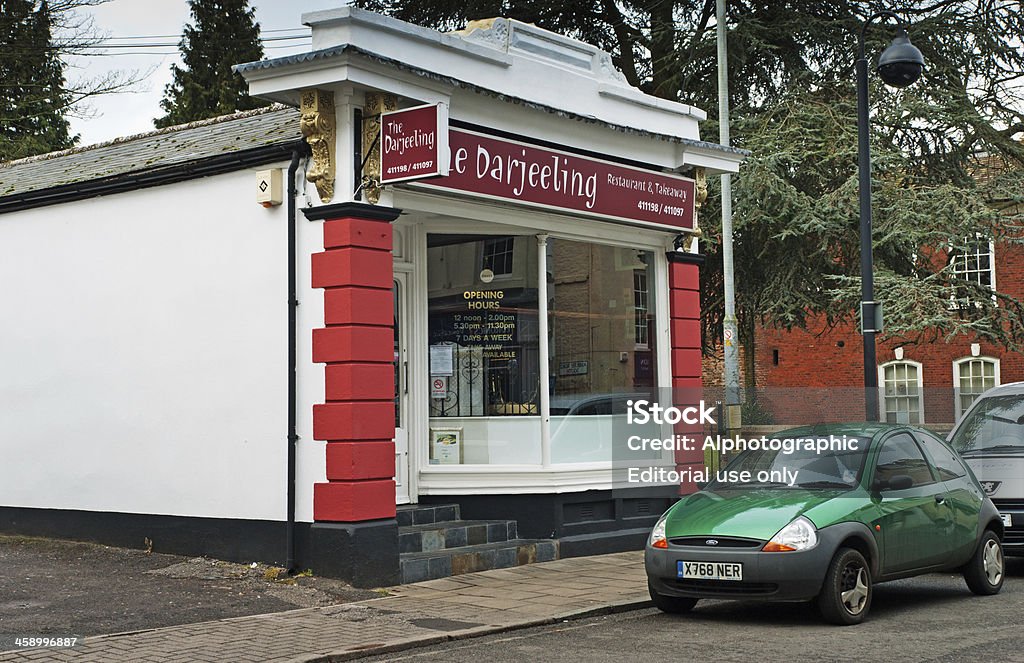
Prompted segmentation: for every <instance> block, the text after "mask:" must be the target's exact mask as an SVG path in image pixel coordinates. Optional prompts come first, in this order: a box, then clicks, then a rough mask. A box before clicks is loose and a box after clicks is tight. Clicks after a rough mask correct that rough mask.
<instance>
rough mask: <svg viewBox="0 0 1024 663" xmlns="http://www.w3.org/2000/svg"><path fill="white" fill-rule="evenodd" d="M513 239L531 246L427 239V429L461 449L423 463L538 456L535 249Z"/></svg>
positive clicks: (507, 240) (508, 240)
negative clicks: (526, 248) (524, 248)
mask: <svg viewBox="0 0 1024 663" xmlns="http://www.w3.org/2000/svg"><path fill="white" fill-rule="evenodd" d="M517 240H518V241H521V242H523V246H529V243H533V245H534V246H536V240H535V239H534V238H533V237H520V238H514V237H502V238H497V239H495V238H488V237H479V236H475V237H467V236H465V235H433V234H432V235H428V238H427V283H428V285H427V288H428V295H427V296H428V304H427V306H428V336H429V341H428V342H429V365H430V370H429V373H430V376H429V378H430V394H429V397H430V426H431V429H433V430H438V431H446V433H445V434H446V435H447V436H448V437H447V439H448V440H449V442H450V443H451V444H452V446H455V445H457V446H460V447H461V449H460V450H459V453H458V454H446V455H445V458H443V459H442V458H435V454H434V449H433V448H432V449H431V453H430V462H431V463H435V464H441V463H448V462H459V463H465V464H495V463H497V464H533V463H539V462H540V423H539V421H540V419H539V409H540V386H539V375H540V370H539V366H540V362H539V343H538V318H537V262H536V261H537V251H536V250H534V251H532V252H531V251H519V252H515V253H514V252H513V250H512V247H513V245H514V244H515V242H516V241H517ZM479 256H483V262H482V266H481V261H480V260H479ZM513 258H514V260H515V262H513ZM486 270H490V272H487V271H486ZM496 275H504V276H505V277H506V278H503V279H502V280H501V282H500V285H499V284H496V283H495V282H494V281H493V277H494V276H496ZM432 437H433V436H432Z"/></svg>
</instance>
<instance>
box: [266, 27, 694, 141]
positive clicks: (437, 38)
mask: <svg viewBox="0 0 1024 663" xmlns="http://www.w3.org/2000/svg"><path fill="white" fill-rule="evenodd" d="M303 22H304V23H306V24H308V25H310V26H311V27H312V28H313V48H314V49H316V50H321V49H327V48H333V47H337V46H340V45H343V44H349V45H352V46H355V47H357V48H359V49H361V50H363V51H366V52H368V53H372V54H376V55H378V56H380V57H383V58H388V59H391V60H394V61H397V62H401V63H403V64H406V65H408V66H410V67H414V68H417V69H422V70H426V71H429V72H433V73H436V74H438V75H441V76H447V77H451V78H454V79H457V80H459V81H463V82H466V83H469V84H472V85H475V86H478V87H480V88H484V89H487V90H491V91H493V92H495V93H497V94H502V95H508V96H511V97H515V98H518V99H523V100H526V101H530V102H533V103H537V104H541V105H544V106H550V107H552V108H557V109H560V110H563V111H566V112H569V113H573V114H576V115H581V116H584V117H593V118H594V119H595V120H599V121H602V122H606V123H609V124H615V125H620V126H628V127H642V128H643V129H644V130H646V131H650V132H652V133H656V134H664V135H667V136H674V137H678V138H689V139H694V140H696V139H699V129H698V126H697V122H698V120H701V119H704V118H705V117H706V115H705V114H704V113H703V112H702V111H699V110H697V109H694V108H693V107H691V106H688V105H686V104H680V103H676V102H672V101H667V100H660V99H657V100H656V99H655V98H653V97H650V96H649V95H644V94H643V93H641V92H640V91H639V90H636V89H634V88H632V87H630V86H628V85H627V84H625V83H622V84H621V85H619V84H616V83H614V82H612V81H610V80H604V81H602V80H599V79H598V78H596V77H595V75H594V74H592V73H590V72H583V71H582V70H580V71H579V72H577V71H575V70H574V69H573V68H572V67H571V66H570V65H566V64H560V63H557V62H554V61H552V60H550V59H545V58H543V57H539V56H538V57H530V56H527V55H524V54H523V53H522V51H516V53H515V54H514V55H510V54H509V53H507V52H504V51H502V50H499V49H498V48H493V47H489V46H483V45H481V44H478V43H474V41H472V40H470V39H466V38H463V37H460V36H457V35H452V34H443V33H440V32H437V31H434V30H430V29H427V28H422V27H419V26H415V25H412V24H410V23H405V22H403V21H399V20H397V19H393V18H390V17H386V16H381V15H379V14H374V13H372V12H368V11H364V10H360V9H357V8H354V7H342V8H340V9H336V10H329V11H324V12H314V13H312V14H305V15H304V16H303ZM513 27H514V29H516V30H519V31H521V32H522V33H523V35H524V36H531V35H532V33H531V30H532V31H533V32H536V35H532V37H531V38H534V37H535V38H538V39H540V38H543V37H545V36H548V35H551V34H552V33H547V32H545V31H541V30H539V29H537V28H531V27H530V26H524V24H520V23H515V24H514V26H513ZM559 39H561V40H563V41H564V42H565V43H566V44H567V45H568V46H572V45H573V44H575V43H579V42H574V41H573V40H567V39H565V38H559ZM579 44H580V46H579V50H580V51H581V52H583V51H584V50H585V49H593V47H590V46H586V45H584V44H582V43H579ZM300 66H302V65H300ZM247 78H250V79H251V80H256V77H254V76H252V75H251V74H247ZM389 91H390V90H389ZM452 110H453V111H455V109H452Z"/></svg>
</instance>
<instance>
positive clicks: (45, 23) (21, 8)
mask: <svg viewBox="0 0 1024 663" xmlns="http://www.w3.org/2000/svg"><path fill="white" fill-rule="evenodd" d="M52 25H53V21H52V16H51V13H50V6H49V4H48V3H47V2H46V0H43V2H41V3H40V4H39V5H38V6H36V4H35V2H34V1H33V0H0V45H2V48H0V81H3V83H2V85H0V161H7V160H10V159H18V158H21V157H25V156H31V155H34V154H40V153H43V152H50V151H53V150H61V149H65V148H68V147H71V146H72V145H74V143H75V142H76V140H77V137H72V136H71V135H70V132H69V127H68V121H67V119H66V118H65V113H66V112H67V110H68V107H69V106H70V105H71V94H70V93H69V92H68V90H67V89H66V86H65V80H64V63H63V62H62V61H61V59H60V53H59V50H58V49H57V48H55V47H54V40H53V35H52V30H51V28H52Z"/></svg>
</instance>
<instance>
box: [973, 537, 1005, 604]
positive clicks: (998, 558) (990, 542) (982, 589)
mask: <svg viewBox="0 0 1024 663" xmlns="http://www.w3.org/2000/svg"><path fill="white" fill-rule="evenodd" d="M1005 564H1006V563H1005V561H1004V559H1003V546H1002V545H1001V544H1000V543H999V537H998V536H996V534H995V532H993V531H992V530H985V533H984V534H983V535H982V537H981V543H979V544H978V549H977V550H975V551H974V557H972V558H971V561H969V562H967V564H966V565H965V566H964V568H963V574H964V580H966V581H967V586H968V587H969V588H970V590H971V591H972V592H974V593H975V594H980V595H982V596H988V595H990V594H998V593H999V590H1000V589H1002V587H1003V578H1004V577H1005V576H1006V573H1005Z"/></svg>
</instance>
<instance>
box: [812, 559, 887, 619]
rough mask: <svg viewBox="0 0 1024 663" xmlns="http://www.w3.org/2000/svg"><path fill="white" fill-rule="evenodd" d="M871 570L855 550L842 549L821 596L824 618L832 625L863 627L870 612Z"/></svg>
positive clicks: (819, 597)
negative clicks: (861, 625) (857, 625)
mask: <svg viewBox="0 0 1024 663" xmlns="http://www.w3.org/2000/svg"><path fill="white" fill-rule="evenodd" d="M872 594H873V592H872V588H871V567H870V566H869V565H868V562H867V560H865V559H864V556H863V555H861V554H860V553H859V552H858V551H856V550H854V549H853V548H840V549H839V550H837V551H836V554H835V556H834V557H833V558H832V563H831V564H829V566H828V571H827V572H826V573H825V582H824V583H823V584H822V586H821V593H820V594H818V610H820V611H821V616H822V617H824V618H825V620H826V621H829V622H831V623H833V624H839V625H840V626H850V625H852V624H860V623H861V622H862V621H864V618H865V617H867V615H868V610H870V609H871V596H872Z"/></svg>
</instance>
